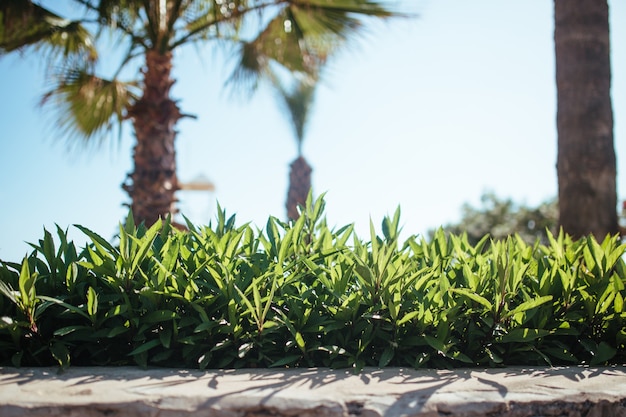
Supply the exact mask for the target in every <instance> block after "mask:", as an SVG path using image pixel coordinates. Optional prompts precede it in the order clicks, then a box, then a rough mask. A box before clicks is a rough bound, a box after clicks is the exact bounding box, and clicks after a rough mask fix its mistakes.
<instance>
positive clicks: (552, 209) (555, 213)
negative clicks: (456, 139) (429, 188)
mask: <svg viewBox="0 0 626 417" xmlns="http://www.w3.org/2000/svg"><path fill="white" fill-rule="evenodd" d="M480 200H481V203H482V205H481V207H473V206H471V205H470V204H468V203H466V204H464V205H463V207H462V208H461V210H462V218H461V221H460V222H459V223H456V224H448V225H446V226H443V229H444V230H445V231H446V232H449V233H455V234H460V233H463V232H466V233H467V237H468V240H469V242H470V243H472V244H476V243H477V242H478V241H479V240H480V239H481V238H482V237H483V236H485V235H487V234H489V235H491V237H492V238H494V239H502V238H506V237H507V236H510V235H513V234H515V233H517V234H518V235H519V236H520V237H521V238H522V239H523V240H524V241H526V242H528V243H531V244H532V243H534V242H535V241H536V240H537V239H540V240H541V241H542V242H544V243H547V237H546V236H547V235H546V229H548V230H550V231H551V232H552V233H555V232H556V231H557V227H558V226H557V224H558V217H559V209H558V204H557V200H556V199H553V200H549V201H545V202H543V203H541V204H540V205H539V206H537V207H529V206H527V205H525V204H517V203H515V202H513V201H512V200H511V199H502V198H499V197H497V196H496V195H495V194H494V193H492V192H488V193H484V194H483V195H482V196H481V199H480ZM434 232H435V231H434V230H430V231H429V232H428V235H429V237H430V238H432V236H433V234H434Z"/></svg>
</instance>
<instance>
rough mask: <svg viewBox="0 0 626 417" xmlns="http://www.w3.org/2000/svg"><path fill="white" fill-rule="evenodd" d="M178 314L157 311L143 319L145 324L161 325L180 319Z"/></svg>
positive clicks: (168, 311)
mask: <svg viewBox="0 0 626 417" xmlns="http://www.w3.org/2000/svg"><path fill="white" fill-rule="evenodd" d="M178 317H179V316H178V314H177V313H176V312H174V311H170V310H156V311H153V312H152V313H149V314H147V315H146V316H144V317H143V319H142V322H143V323H160V322H162V321H168V320H171V319H174V318H178Z"/></svg>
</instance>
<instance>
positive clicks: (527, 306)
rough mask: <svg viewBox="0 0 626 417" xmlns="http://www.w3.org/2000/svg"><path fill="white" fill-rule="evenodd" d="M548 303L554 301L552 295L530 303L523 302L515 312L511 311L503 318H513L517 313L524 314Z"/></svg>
mask: <svg viewBox="0 0 626 417" xmlns="http://www.w3.org/2000/svg"><path fill="white" fill-rule="evenodd" d="M548 301H552V296H551V295H546V296H543V297H538V298H535V299H533V300H529V301H526V302H523V303H522V304H520V305H518V306H517V307H516V308H514V309H513V310H511V311H509V312H508V313H506V314H505V315H504V316H503V317H504V318H506V317H511V316H514V315H515V314H517V313H522V312H524V311H528V310H531V309H533V308H536V307H539V306H540V305H542V304H545V303H547V302H548Z"/></svg>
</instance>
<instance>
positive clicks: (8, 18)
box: [0, 0, 97, 61]
mask: <svg viewBox="0 0 626 417" xmlns="http://www.w3.org/2000/svg"><path fill="white" fill-rule="evenodd" d="M26 47H35V48H43V49H47V51H48V52H49V53H51V54H52V55H60V56H61V57H62V58H64V59H66V58H69V57H72V56H74V57H81V58H82V59H87V60H89V61H94V60H95V59H96V58H97V52H96V48H95V45H94V41H93V39H92V36H91V34H90V32H89V31H88V30H87V29H86V28H85V27H84V26H83V25H82V24H81V22H79V21H71V20H68V19H64V18H62V17H60V16H58V15H56V14H54V13H52V12H51V11H49V10H48V9H45V8H43V7H41V6H39V5H37V4H33V3H32V2H31V1H30V0H11V1H4V2H2V3H0V54H4V53H9V52H12V51H15V50H19V49H23V48H26Z"/></svg>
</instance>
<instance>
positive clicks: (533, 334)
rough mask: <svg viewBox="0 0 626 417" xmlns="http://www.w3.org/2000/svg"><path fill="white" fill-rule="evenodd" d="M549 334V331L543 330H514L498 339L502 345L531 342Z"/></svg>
mask: <svg viewBox="0 0 626 417" xmlns="http://www.w3.org/2000/svg"><path fill="white" fill-rule="evenodd" d="M549 334H551V332H550V331H549V330H544V329H527V328H519V327H518V328H515V329H513V330H511V331H510V332H508V333H507V334H505V335H504V336H502V337H501V338H500V340H499V341H500V342H502V343H511V342H531V341H533V340H535V339H539V338H540V337H545V336H547V335H549Z"/></svg>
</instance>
